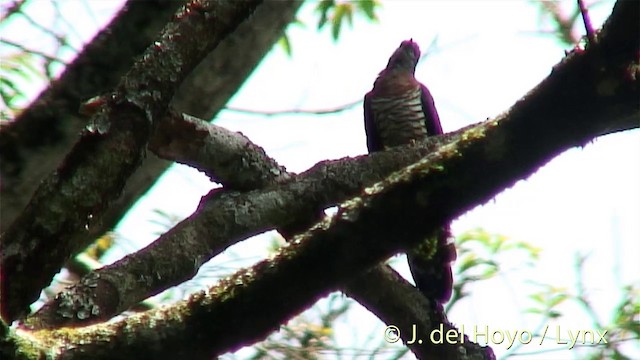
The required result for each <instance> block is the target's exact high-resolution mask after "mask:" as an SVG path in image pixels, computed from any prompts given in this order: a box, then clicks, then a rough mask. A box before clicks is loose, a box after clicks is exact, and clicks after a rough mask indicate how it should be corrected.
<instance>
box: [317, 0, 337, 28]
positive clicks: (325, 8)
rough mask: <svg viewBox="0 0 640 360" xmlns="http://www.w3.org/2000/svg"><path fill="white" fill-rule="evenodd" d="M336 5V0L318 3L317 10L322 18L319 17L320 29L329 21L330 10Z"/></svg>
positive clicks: (325, 0)
mask: <svg viewBox="0 0 640 360" xmlns="http://www.w3.org/2000/svg"><path fill="white" fill-rule="evenodd" d="M335 6H336V2H335V1H334V0H322V1H320V2H319V3H318V6H316V11H318V12H319V13H320V19H318V30H320V29H322V27H323V26H324V25H325V24H326V23H327V19H328V18H329V16H328V13H329V10H331V8H333V7H335Z"/></svg>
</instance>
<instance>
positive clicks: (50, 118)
mask: <svg viewBox="0 0 640 360" xmlns="http://www.w3.org/2000/svg"><path fill="white" fill-rule="evenodd" d="M182 3H184V1H183V2H180V1H172V0H154V1H144V2H140V1H128V2H127V4H125V6H124V7H123V9H122V10H121V11H120V12H119V13H118V14H117V15H116V16H115V17H114V18H113V20H112V21H111V22H110V23H109V25H107V26H106V27H105V29H103V30H102V31H100V33H98V34H97V35H96V36H95V37H94V38H93V40H91V42H90V43H89V44H88V45H87V46H85V47H84V49H83V50H82V52H81V53H80V54H78V56H77V57H76V58H75V60H73V62H72V63H71V64H69V65H68V66H67V67H66V68H65V71H64V72H63V73H62V75H61V76H60V78H59V79H58V80H56V81H54V82H53V83H52V84H51V85H50V86H49V87H48V88H47V89H46V90H45V91H43V92H42V93H41V94H40V95H39V96H38V98H37V99H36V100H35V101H34V102H33V103H32V104H31V105H29V107H27V108H26V109H25V110H24V111H23V112H21V113H20V115H19V116H18V117H17V118H16V119H15V120H14V121H12V122H11V123H9V124H3V126H2V127H0V174H1V176H2V187H1V188H0V191H1V193H2V203H1V206H2V211H0V231H4V230H6V229H7V227H8V226H9V224H11V222H12V221H13V220H14V219H15V218H16V217H17V215H18V213H19V212H20V211H22V210H23V209H24V207H25V205H26V204H27V202H28V201H29V199H30V198H31V195H32V194H33V192H34V191H35V189H36V187H37V186H38V184H39V183H40V181H41V180H42V179H43V178H44V177H45V176H46V175H48V174H49V173H50V172H51V171H53V170H54V169H55V167H56V166H57V165H58V164H60V162H61V161H62V159H63V158H64V155H65V154H66V153H67V152H69V150H70V149H71V147H72V146H73V144H74V143H75V141H77V139H78V134H79V133H80V131H81V130H82V128H84V127H85V126H86V124H87V123H86V120H85V119H82V118H80V117H79V116H78V107H79V105H80V103H81V102H82V101H84V100H86V99H88V98H90V97H92V96H95V95H97V94H101V93H103V92H106V91H109V90H110V89H111V88H113V87H114V86H115V85H117V83H118V80H119V79H120V77H121V76H122V75H123V74H124V73H125V71H126V70H127V69H129V68H130V67H131V65H132V64H133V58H134V56H137V55H139V54H140V53H142V52H143V51H144V49H145V48H147V46H149V44H150V43H151V41H152V40H153V39H154V38H155V37H156V36H157V34H158V32H159V31H160V30H161V29H162V27H163V26H164V25H165V24H166V23H167V21H168V20H169V19H170V18H171V15H173V14H174V13H175V12H176V10H177V9H178V7H179V6H180V5H181V4H182ZM18 4H20V5H21V4H22V2H16V5H18ZM141 29H142V30H141Z"/></svg>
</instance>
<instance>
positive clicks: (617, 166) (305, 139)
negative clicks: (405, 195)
mask: <svg viewBox="0 0 640 360" xmlns="http://www.w3.org/2000/svg"><path fill="white" fill-rule="evenodd" d="M82 3H83V2H80V1H77V2H72V1H66V2H63V5H64V6H63V8H64V9H66V10H65V11H68V12H66V13H67V14H71V13H72V12H71V11H76V10H77V9H72V8H77V7H78V6H80V4H82ZM115 3H119V2H114V3H112V2H108V1H91V2H89V3H88V4H89V5H90V6H91V7H92V8H94V15H95V17H96V18H98V19H108V14H109V13H108V12H103V10H101V9H103V8H108V7H109V6H113V4H115ZM107 5H108V6H107ZM564 5H569V3H568V2H565V4H564ZM611 6H612V5H611V4H606V5H599V6H597V7H595V8H594V9H592V11H591V16H592V21H593V23H594V26H596V27H600V25H601V24H602V21H603V20H604V19H605V18H606V17H607V16H608V15H609V14H610V11H611ZM80 7H81V8H84V5H82V6H80ZM43 8H44V7H43ZM81 11H86V9H85V10H81ZM33 13H34V17H36V16H38V17H41V19H46V18H47V17H46V16H47V15H46V13H45V12H44V10H42V11H40V12H33ZM35 14H37V15H35ZM378 15H379V18H380V22H379V23H378V24H371V23H369V22H367V21H365V20H362V19H360V18H356V19H354V26H353V29H350V28H349V27H348V26H347V27H344V28H343V33H342V34H341V36H340V39H339V41H338V42H337V43H334V42H333V41H332V40H331V38H330V35H329V32H328V29H325V30H324V31H322V32H317V31H316V30H315V22H316V19H317V14H315V13H314V12H313V3H311V4H307V5H305V6H304V7H303V9H302V11H301V12H300V13H299V15H298V17H299V18H300V20H301V21H302V22H303V23H305V24H306V28H302V27H291V28H290V31H289V32H288V34H289V36H290V39H291V43H292V46H293V57H292V58H289V57H288V56H287V55H286V54H285V53H284V51H283V50H282V49H280V48H277V47H276V48H274V49H273V50H272V51H271V52H270V53H269V55H268V56H267V57H266V58H265V60H264V61H263V62H262V63H261V65H260V66H259V67H258V69H257V70H256V71H255V72H254V73H253V75H252V76H251V77H250V78H249V80H248V81H247V82H246V83H245V85H244V86H243V87H242V89H241V91H240V92H239V93H238V94H237V95H236V96H235V97H234V98H233V99H232V101H231V102H230V104H229V105H230V106H231V107H236V108H246V109H253V110H288V109H312V110H313V109H323V108H333V107H336V106H339V105H342V104H346V103H351V102H353V101H357V100H358V99H361V98H362V97H363V95H364V94H365V93H366V92H367V91H369V90H370V89H371V86H372V84H373V81H374V80H375V78H376V75H377V73H378V72H379V71H380V70H381V69H383V68H384V66H385V65H386V63H387V60H388V58H389V56H390V55H391V53H392V52H393V51H394V50H395V49H396V48H397V46H398V45H399V44H400V42H401V41H402V40H405V39H408V38H413V39H414V40H415V41H416V42H418V43H419V44H420V45H421V48H422V49H423V51H426V50H427V49H428V48H429V44H431V43H432V42H433V41H434V39H437V44H438V48H437V51H434V52H432V53H429V54H428V56H427V57H426V58H425V59H424V60H423V61H422V62H421V63H420V64H419V65H418V68H417V71H416V77H417V78H418V79H419V80H421V81H422V82H424V83H426V84H427V86H428V87H429V89H430V90H431V92H432V94H433V96H434V98H435V102H436V106H437V107H438V111H439V113H440V118H441V120H442V123H443V127H444V129H445V131H452V130H456V129H458V128H460V127H462V126H465V125H468V124H471V123H475V122H478V121H482V120H484V119H486V118H488V117H493V116H496V115H498V114H499V113H501V112H503V111H505V110H506V109H507V108H508V107H509V106H511V105H512V104H513V103H514V102H515V101H516V100H518V99H519V98H521V97H522V96H523V95H524V94H525V93H526V92H527V91H529V90H530V89H531V88H532V87H533V86H535V85H536V84H537V83H539V82H540V81H541V80H542V79H543V78H544V77H545V76H547V75H548V74H549V73H550V71H551V67H552V66H553V65H555V64H556V63H558V62H559V61H560V60H561V59H562V57H563V55H564V52H563V50H564V49H563V48H562V47H561V46H559V45H558V43H557V42H556V41H555V40H554V39H553V38H552V37H551V36H545V35H541V34H539V33H537V31H538V30H539V28H540V26H539V21H540V16H539V14H538V12H537V11H536V8H535V7H534V6H532V5H531V4H529V3H527V2H525V1H504V0H502V1H462V0H455V1H433V0H432V1H417V0H413V1H409V0H406V1H394V2H384V4H383V7H382V8H381V10H380V11H379V12H378ZM49 16H50V15H49ZM42 21H43V22H44V23H50V22H51V21H50V20H48V21H45V20H42ZM73 21H74V25H75V26H76V27H77V29H78V32H80V33H81V36H82V37H85V39H86V38H90V37H91V36H90V31H92V30H89V29H92V28H94V27H95V22H94V20H92V18H91V17H90V16H86V17H82V16H75V17H74V18H73ZM97 21H104V20H97ZM16 23H18V22H16ZM18 25H20V24H19V23H18ZM15 26H17V25H14V27H13V28H12V29H16V27H15ZM20 27H21V28H26V25H24V24H23V25H21V26H20ZM546 28H547V29H550V27H549V26H547V27H546ZM85 29H87V30H85ZM2 31H3V36H5V37H10V38H12V39H13V38H14V36H16V39H19V38H18V36H17V35H18V33H17V32H13V31H9V30H8V28H4V29H2ZM85 32H86V34H85ZM20 37H22V38H25V37H27V38H28V37H29V35H28V34H23V33H21V34H20ZM38 38H41V35H40V37H38V36H36V35H33V34H32V35H31V41H37V40H35V39H38ZM33 44H37V42H36V43H33ZM78 47H79V45H78ZM3 53H4V50H3ZM204 101H206V99H204ZM216 123H217V124H218V125H222V126H224V127H227V128H229V129H232V130H237V131H242V133H244V134H245V135H247V136H248V137H249V138H250V139H252V140H253V141H254V142H255V143H257V144H259V145H261V146H263V147H264V148H265V150H266V151H267V153H268V154H269V155H271V156H272V157H274V158H275V159H277V160H278V161H279V162H280V163H281V164H283V165H285V166H286V167H287V168H288V169H289V170H291V171H296V172H299V171H304V170H306V169H307V168H309V167H311V166H312V165H313V164H315V163H316V162H318V161H321V160H324V159H335V158H340V157H344V156H353V155H359V154H363V153H365V152H366V146H365V137H364V130H363V123H362V110H361V106H360V105H358V106H356V107H355V108H353V109H351V110H349V111H344V112H342V113H338V114H333V115H325V116H315V115H309V116H304V115H297V116H276V117H269V118H265V117H262V116H254V115H247V114H243V113H237V112H232V111H224V112H222V113H221V114H220V115H219V116H218V118H217V119H216ZM639 140H640V132H639V131H637V130H634V131H629V132H625V133H621V134H615V135H609V136H606V137H603V138H600V139H597V140H596V141H594V142H593V143H590V144H589V145H587V146H586V147H584V148H579V149H572V150H570V151H568V152H566V153H564V154H562V155H560V156H558V157H557V158H555V159H554V160H552V161H551V162H550V163H549V164H548V165H546V166H544V167H543V168H541V169H540V170H539V171H538V172H537V173H535V174H534V175H532V176H531V177H529V178H528V179H526V180H522V181H520V182H518V183H517V184H516V185H515V186H514V187H513V188H511V189H508V190H506V191H504V192H503V193H501V194H500V195H498V196H497V197H496V198H495V199H494V200H492V201H490V202H489V203H488V204H485V205H483V206H479V207H477V208H476V209H474V210H472V211H470V212H469V213H467V214H466V215H464V216H462V217H461V218H460V219H458V220H457V221H456V222H455V223H454V224H453V228H454V232H455V233H458V234H459V233H462V232H464V231H466V230H469V229H473V228H477V227H482V228H484V229H486V230H488V231H489V232H495V233H499V234H503V235H507V236H508V237H510V238H512V239H514V240H518V241H525V242H528V243H530V244H532V245H535V246H537V247H540V248H542V249H543V252H542V254H541V260H540V262H539V264H538V267H537V268H535V269H531V270H526V271H525V270H518V271H505V272H503V273H502V274H501V275H500V276H499V277H498V278H497V279H495V280H494V281H489V282H483V283H480V284H478V285H477V286H475V287H473V289H472V290H473V291H472V296H470V297H468V298H466V299H464V300H463V301H462V302H461V303H459V304H458V305H457V306H456V307H454V308H453V310H452V312H451V313H450V315H449V317H450V319H451V320H452V321H453V322H454V323H457V324H459V325H461V324H464V325H465V328H467V329H469V328H471V327H473V326H474V325H480V326H484V325H488V326H489V327H490V329H491V330H510V331H512V330H514V329H515V330H521V331H522V330H529V331H534V330H535V327H536V325H537V323H536V322H535V321H533V320H532V319H533V318H532V317H530V316H527V315H523V314H522V309H524V308H526V307H528V306H531V305H532V304H531V303H529V302H528V300H527V299H526V298H525V297H523V296H522V294H528V293H530V292H531V291H532V289H534V288H532V287H531V285H530V284H529V283H530V282H538V283H551V284H554V285H555V286H558V287H573V286H574V284H575V281H576V276H575V270H574V259H575V255H576V254H583V255H586V256H588V258H587V263H586V268H585V270H586V271H585V274H584V279H585V281H586V283H587V284H586V285H587V287H588V295H589V297H590V299H591V300H592V301H593V303H594V304H595V305H596V308H597V314H598V316H599V318H600V321H602V322H604V323H608V321H609V320H610V318H611V316H612V315H613V313H612V309H613V306H615V305H616V304H617V303H618V302H619V301H620V298H619V297H620V293H619V288H620V287H621V286H622V285H625V284H630V283H635V285H636V287H637V286H638V284H639V282H640V263H639V262H638V261H637V258H638V255H640V242H639V241H638V240H639V239H640V226H639V225H638V224H639V222H638V219H640V191H639V187H638V184H640V165H639V164H640V141H639ZM210 188H211V184H210V183H209V181H208V180H207V179H206V178H205V177H204V176H203V175H201V174H199V173H198V172H196V171H194V170H191V169H189V168H187V167H184V166H175V167H174V168H173V171H171V172H170V173H168V174H165V176H164V177H163V179H162V181H161V182H160V183H159V184H158V185H157V186H156V187H155V188H154V190H153V191H152V192H151V193H150V194H149V195H148V196H146V197H145V198H144V199H143V201H141V202H140V203H139V204H138V205H137V206H136V208H135V209H134V211H132V213H131V214H130V216H129V217H128V218H127V219H126V220H125V221H124V222H123V223H122V224H121V225H120V227H119V228H118V232H119V233H120V235H122V237H123V238H124V239H126V242H133V243H134V244H137V245H135V246H136V247H138V246H144V245H145V244H147V243H148V242H150V241H152V240H154V239H155V237H156V236H157V234H156V233H154V231H159V230H160V228H159V227H157V226H155V225H153V224H150V221H151V220H157V219H159V217H158V216H157V215H155V214H153V212H152V211H153V210H154V209H161V210H163V211H166V212H169V213H172V214H177V215H179V216H180V217H184V216H188V215H189V214H190V213H191V212H192V211H193V210H194V209H195V207H196V206H197V204H198V201H199V200H200V196H201V195H203V194H205V193H206V192H207V191H208V190H209V189H210ZM269 236H270V235H269ZM266 242H268V240H266V238H265V237H264V236H262V237H260V238H258V239H253V240H250V241H246V242H244V243H242V244H239V245H238V246H236V247H234V248H232V249H230V251H229V253H228V255H229V257H227V258H225V257H220V258H219V259H218V258H217V259H214V261H213V262H215V263H218V264H220V263H225V262H226V261H229V259H230V258H233V254H234V253H235V254H241V257H243V258H249V259H250V260H251V262H253V261H256V260H258V259H259V258H260V257H262V256H264V255H265V254H266V250H260V249H259V248H260V246H262V245H263V244H265V243H266ZM131 246H132V245H131V243H129V244H128V245H127V248H128V249H131ZM122 255H123V253H122V252H120V251H113V252H112V254H111V257H110V260H109V261H115V260H117V258H119V257H120V256H122ZM521 261H522V259H518V258H517V257H513V258H508V259H505V265H504V268H505V269H512V268H515V267H517V266H519V265H521V264H520V262H521ZM247 264H249V265H250V263H247ZM398 264H399V265H400V266H399V269H400V271H401V272H403V273H404V274H405V275H408V269H407V268H406V266H405V265H404V262H403V261H398ZM208 282H209V283H210V282H211V280H209V281H208ZM202 283H203V282H202V281H201V282H199V284H202ZM496 295H498V296H496ZM561 310H563V311H566V314H567V316H566V317H565V318H562V319H561V320H560V321H559V322H556V323H553V324H552V326H555V325H561V326H562V331H565V329H573V330H579V329H582V330H587V329H593V325H592V323H591V320H590V318H588V317H587V315H586V314H585V313H584V312H582V311H581V310H579V307H578V306H576V305H575V304H571V305H570V306H565V307H562V308H561ZM348 319H349V320H348V322H346V323H345V324H343V325H341V327H340V328H338V331H344V333H345V334H348V335H347V336H346V338H348V339H349V340H345V345H348V346H353V343H356V344H357V341H358V340H357V339H358V338H357V335H353V332H358V329H357V327H360V326H362V324H368V323H372V324H373V323H374V321H376V320H374V319H375V318H373V317H372V316H371V315H368V314H367V313H366V311H364V310H359V311H356V312H354V313H353V314H350V315H349V318H348ZM354 319H355V320H354ZM356 324H357V325H356ZM370 329H371V326H368V325H367V326H365V327H362V331H360V333H362V334H360V335H359V336H366V335H368V334H369V330H370ZM380 329H382V327H381V328H380ZM381 335H382V333H381ZM354 336H355V337H354ZM354 339H356V340H354ZM562 346H566V345H553V346H552V345H551V344H550V342H549V343H545V345H543V346H538V345H534V344H529V345H526V346H524V348H523V352H527V353H528V352H531V353H534V352H537V351H539V350H542V349H550V348H554V349H557V348H559V347H562ZM493 349H494V351H495V352H496V354H497V355H498V356H500V355H501V354H505V352H506V351H507V349H506V345H504V344H502V345H493ZM626 349H628V352H627V355H629V356H631V357H636V358H640V346H639V345H637V344H636V345H635V347H634V346H631V344H630V345H628V346H627V347H626ZM551 354H552V355H553V357H554V358H566V359H572V358H579V357H580V355H579V354H580V352H579V350H572V351H563V352H552V353H551ZM549 356H550V354H549V353H546V354H545V353H543V354H538V355H529V356H521V357H519V359H548V358H549Z"/></svg>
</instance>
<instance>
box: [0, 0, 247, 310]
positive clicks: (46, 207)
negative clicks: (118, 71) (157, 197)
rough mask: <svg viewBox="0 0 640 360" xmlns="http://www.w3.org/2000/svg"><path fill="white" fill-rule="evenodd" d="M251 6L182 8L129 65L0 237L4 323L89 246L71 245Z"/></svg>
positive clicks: (223, 4)
mask: <svg viewBox="0 0 640 360" xmlns="http://www.w3.org/2000/svg"><path fill="white" fill-rule="evenodd" d="M258 3H259V1H243V2H234V1H230V2H222V1H214V0H211V1H204V2H202V3H195V2H194V3H189V4H187V5H186V6H185V7H184V8H182V9H181V10H180V11H179V12H178V13H177V14H176V16H175V17H174V20H173V21H172V22H170V23H168V25H167V26H166V27H165V29H164V30H163V32H162V35H161V38H160V39H159V40H157V41H156V42H155V43H154V45H153V46H151V47H150V48H148V49H147V50H146V51H145V53H144V55H143V56H142V58H140V59H139V60H138V61H136V63H135V64H134V66H133V67H132V69H131V70H130V71H129V72H128V73H127V75H126V76H125V77H124V78H123V81H121V82H120V84H119V85H118V87H117V89H116V91H115V92H114V93H113V94H112V95H111V97H110V98H109V100H108V106H106V107H104V108H103V109H102V110H101V111H100V112H98V113H97V114H96V115H94V116H93V118H92V125H91V126H90V128H89V129H88V130H87V131H85V132H84V133H83V135H82V137H81V138H80V140H79V141H78V143H77V144H76V145H75V146H74V148H73V149H72V151H71V152H70V153H69V155H68V156H67V157H66V159H65V161H64V163H63V165H62V166H61V167H60V168H59V169H58V170H57V171H56V172H54V173H53V174H52V175H50V176H49V177H48V178H47V179H46V180H45V181H44V182H43V183H42V184H41V185H40V187H39V188H38V190H37V191H36V193H35V194H34V196H33V198H32V199H31V201H30V203H29V205H28V207H27V208H26V209H25V211H23V212H22V213H21V214H20V215H19V217H18V218H17V219H16V221H15V222H14V223H13V224H12V225H11V226H10V227H9V229H8V230H7V231H6V232H5V233H4V234H3V241H4V247H3V252H2V272H3V278H4V279H7V278H11V282H9V281H2V294H3V297H2V305H3V306H2V314H3V316H4V317H5V318H7V319H15V318H16V317H18V316H20V315H21V314H22V313H24V312H25V310H26V309H27V306H28V305H29V304H30V303H31V302H32V301H34V300H35V298H36V297H37V295H38V293H39V291H40V290H41V289H42V288H43V287H44V286H45V285H47V284H48V282H49V281H50V280H51V278H52V276H53V274H55V272H56V271H58V269H59V268H60V266H61V265H62V263H63V262H64V260H65V259H66V258H67V257H69V256H70V255H71V254H73V253H74V252H76V251H78V250H79V249H81V248H83V247H84V246H86V245H88V243H87V242H83V241H78V237H82V236H83V235H84V234H83V233H84V232H85V231H86V230H85V227H91V226H92V224H91V222H92V221H95V220H99V219H100V217H101V216H102V215H103V213H104V211H105V209H106V207H107V205H108V204H109V202H111V201H112V200H113V199H115V198H117V196H118V194H119V193H120V191H122V188H123V186H124V183H125V181H126V180H127V178H128V177H129V176H130V175H131V174H132V173H133V171H134V170H135V169H136V168H137V166H138V165H139V163H140V161H141V159H142V157H143V154H144V149H145V147H146V143H147V141H148V137H149V134H150V132H151V126H152V123H153V122H154V121H155V120H156V119H158V118H160V117H161V116H162V115H163V114H164V112H165V111H166V108H167V106H168V104H169V101H170V100H171V99H172V97H173V95H174V92H175V89H176V88H177V86H178V84H180V82H181V81H182V80H183V79H184V77H185V76H186V75H187V74H189V72H190V71H191V70H192V69H193V67H195V65H197V64H198V62H199V61H200V60H201V59H202V58H203V57H204V56H205V55H206V54H207V53H208V52H209V51H211V50H212V49H213V48H214V47H215V46H216V45H217V44H218V43H219V42H220V41H221V39H222V38H224V37H225V36H227V34H229V33H231V32H232V31H233V30H234V29H235V28H236V27H237V26H238V24H239V23H241V22H242V21H243V20H244V19H245V18H246V17H247V16H249V15H250V14H251V13H252V12H253V10H254V9H255V8H256V6H257V5H258ZM43 257H45V258H46V259H43Z"/></svg>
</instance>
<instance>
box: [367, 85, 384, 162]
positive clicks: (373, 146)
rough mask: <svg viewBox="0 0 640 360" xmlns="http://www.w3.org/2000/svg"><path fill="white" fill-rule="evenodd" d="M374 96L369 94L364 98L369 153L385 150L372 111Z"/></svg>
mask: <svg viewBox="0 0 640 360" xmlns="http://www.w3.org/2000/svg"><path fill="white" fill-rule="evenodd" d="M372 96H373V95H372V94H371V92H368V93H367V95H365V96H364V131H365V133H366V134H367V149H369V153H372V152H375V151H381V150H383V146H382V141H380V134H378V130H377V129H376V125H375V123H374V121H373V116H374V115H373V110H372V109H371V97H372Z"/></svg>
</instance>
